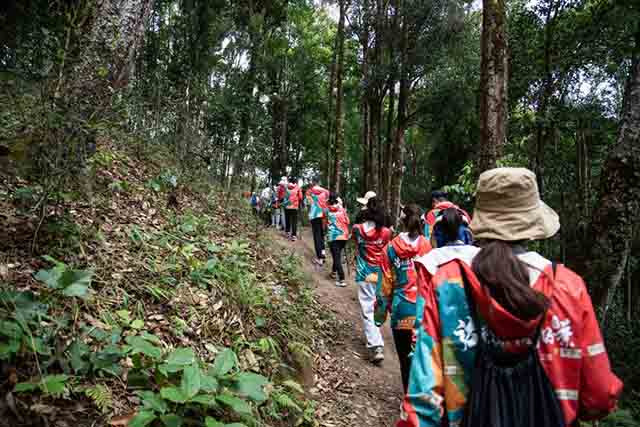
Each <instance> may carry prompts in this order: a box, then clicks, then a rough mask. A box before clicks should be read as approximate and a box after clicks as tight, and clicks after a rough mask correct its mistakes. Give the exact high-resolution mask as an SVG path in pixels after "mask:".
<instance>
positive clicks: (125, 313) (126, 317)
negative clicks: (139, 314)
mask: <svg viewBox="0 0 640 427" xmlns="http://www.w3.org/2000/svg"><path fill="white" fill-rule="evenodd" d="M116 314H117V315H118V317H119V318H120V319H121V320H122V321H123V322H124V323H125V324H127V325H128V324H129V323H131V312H130V311H129V310H118V311H116Z"/></svg>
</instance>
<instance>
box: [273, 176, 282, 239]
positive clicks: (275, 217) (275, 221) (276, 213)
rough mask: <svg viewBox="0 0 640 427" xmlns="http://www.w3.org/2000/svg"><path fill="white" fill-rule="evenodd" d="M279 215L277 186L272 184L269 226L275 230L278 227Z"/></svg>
mask: <svg viewBox="0 0 640 427" xmlns="http://www.w3.org/2000/svg"><path fill="white" fill-rule="evenodd" d="M281 215H282V214H281V209H280V201H279V200H278V186H276V185H274V186H273V188H272V190H271V226H272V227H273V228H275V229H276V230H279V229H280V223H281V221H282V219H281Z"/></svg>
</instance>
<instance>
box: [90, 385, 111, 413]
mask: <svg viewBox="0 0 640 427" xmlns="http://www.w3.org/2000/svg"><path fill="white" fill-rule="evenodd" d="M84 394H85V395H87V397H89V398H90V399H91V400H93V403H94V404H95V405H96V406H97V407H98V409H100V411H102V413H103V414H106V413H107V412H109V411H110V410H111V408H112V407H113V394H112V393H111V389H109V388H108V387H107V386H105V385H104V384H96V385H95V386H93V387H89V388H87V389H86V390H85V391H84Z"/></svg>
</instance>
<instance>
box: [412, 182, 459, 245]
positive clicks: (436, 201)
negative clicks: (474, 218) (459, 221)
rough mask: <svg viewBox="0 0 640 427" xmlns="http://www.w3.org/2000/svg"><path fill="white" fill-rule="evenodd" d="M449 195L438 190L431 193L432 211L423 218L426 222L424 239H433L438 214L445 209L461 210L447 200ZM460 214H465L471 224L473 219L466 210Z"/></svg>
mask: <svg viewBox="0 0 640 427" xmlns="http://www.w3.org/2000/svg"><path fill="white" fill-rule="evenodd" d="M448 197H449V195H448V194H447V192H445V191H441V190H437V191H434V192H432V193H431V210H430V211H429V212H427V213H425V214H424V215H423V217H422V220H423V221H424V237H426V238H427V239H429V240H430V239H431V234H432V232H433V226H434V224H435V222H436V218H437V217H438V213H439V212H440V211H443V210H445V209H449V208H456V209H460V208H459V207H458V206H457V205H456V204H455V203H452V202H450V201H449V200H447V198H448ZM460 212H462V213H463V214H464V216H465V217H466V218H467V221H468V222H471V217H470V216H469V214H468V213H466V212H465V211H464V210H462V209H460Z"/></svg>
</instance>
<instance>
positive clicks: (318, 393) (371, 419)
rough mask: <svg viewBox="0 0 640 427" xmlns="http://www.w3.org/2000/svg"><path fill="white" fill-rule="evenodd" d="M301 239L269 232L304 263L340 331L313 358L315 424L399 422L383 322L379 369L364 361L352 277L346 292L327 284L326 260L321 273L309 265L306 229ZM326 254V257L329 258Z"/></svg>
mask: <svg viewBox="0 0 640 427" xmlns="http://www.w3.org/2000/svg"><path fill="white" fill-rule="evenodd" d="M301 231H302V233H303V235H302V239H301V240H298V241H297V242H288V241H286V239H285V238H284V237H283V236H282V234H280V233H276V232H275V231H270V233H272V234H273V238H274V240H276V241H277V242H278V243H279V244H281V245H282V246H284V247H285V248H287V249H288V250H291V251H294V252H296V253H297V254H298V255H301V256H302V257H303V258H304V263H303V266H304V269H305V271H306V272H307V273H308V274H309V276H310V277H311V278H312V280H313V281H314V283H315V295H316V298H317V301H318V302H319V303H320V304H322V305H323V306H324V307H326V309H327V310H330V311H332V312H333V313H334V314H335V316H336V317H337V318H338V319H339V320H341V324H342V325H343V327H344V328H345V330H343V331H342V333H341V334H340V339H339V340H338V341H337V342H334V343H331V345H328V346H327V347H328V348H327V351H326V353H325V354H320V355H318V356H317V357H316V363H315V386H314V387H313V388H312V389H311V391H312V393H313V394H314V398H315V399H316V400H317V401H318V402H319V406H320V407H319V408H318V411H317V414H318V416H319V417H320V424H321V425H322V426H326V427H338V426H345V427H346V426H349V427H355V426H367V427H390V426H393V424H394V422H395V420H396V419H397V418H398V414H399V410H400V401H401V397H402V380H401V378H400V365H399V363H398V358H397V355H396V352H395V347H394V344H393V337H392V334H391V330H390V328H389V325H388V322H387V324H386V325H385V326H384V328H383V333H382V335H383V337H384V341H385V360H384V362H383V364H382V365H381V366H374V365H372V364H371V363H370V362H368V361H367V348H366V345H365V340H364V332H363V326H362V315H361V310H360V304H359V303H358V297H357V295H358V294H357V292H358V289H357V285H356V284H355V281H354V272H353V269H351V271H350V272H348V273H347V274H348V277H347V283H348V286H347V287H346V288H338V287H336V286H335V282H334V281H333V280H330V278H329V273H330V272H331V257H330V256H329V257H328V258H327V262H326V263H325V266H324V268H323V269H319V267H317V266H315V265H314V264H313V263H312V259H313V258H314V249H313V238H312V236H311V232H310V230H309V229H308V228H302V229H301ZM328 252H329V251H328V249H327V253H328Z"/></svg>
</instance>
